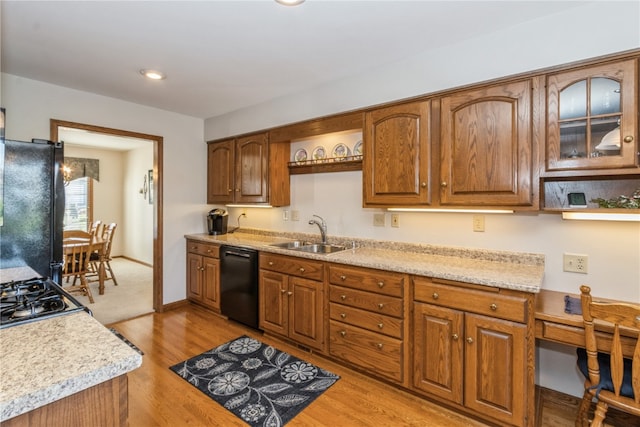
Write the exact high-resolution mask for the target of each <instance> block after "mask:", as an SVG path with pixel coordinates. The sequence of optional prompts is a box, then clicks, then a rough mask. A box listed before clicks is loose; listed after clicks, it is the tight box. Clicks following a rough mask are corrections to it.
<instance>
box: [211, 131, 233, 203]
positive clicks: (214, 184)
mask: <svg viewBox="0 0 640 427" xmlns="http://www.w3.org/2000/svg"><path fill="white" fill-rule="evenodd" d="M234 171H235V141H234V140H232V139H231V140H228V141H223V142H216V143H212V144H209V145H208V147H207V203H231V202H233V197H234V193H235V191H234V189H235V187H234V182H233V180H234Z"/></svg>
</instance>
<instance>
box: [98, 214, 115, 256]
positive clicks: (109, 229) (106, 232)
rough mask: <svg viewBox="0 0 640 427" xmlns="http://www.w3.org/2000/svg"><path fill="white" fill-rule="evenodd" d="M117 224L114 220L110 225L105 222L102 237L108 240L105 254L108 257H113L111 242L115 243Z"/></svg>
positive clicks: (105, 245)
mask: <svg viewBox="0 0 640 427" xmlns="http://www.w3.org/2000/svg"><path fill="white" fill-rule="evenodd" d="M117 226H118V224H116V223H115V222H112V223H111V224H109V225H106V224H105V226H104V229H103V231H102V238H103V239H104V240H105V241H106V243H105V244H104V256H105V257H106V258H107V259H109V258H111V244H112V243H113V237H114V236H115V234H116V227H117Z"/></svg>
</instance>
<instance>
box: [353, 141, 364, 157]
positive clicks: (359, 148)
mask: <svg viewBox="0 0 640 427" xmlns="http://www.w3.org/2000/svg"><path fill="white" fill-rule="evenodd" d="M353 155H354V156H362V140H360V141H358V142H356V145H355V146H354V147H353Z"/></svg>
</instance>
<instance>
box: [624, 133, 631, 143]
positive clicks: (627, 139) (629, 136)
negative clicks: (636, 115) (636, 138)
mask: <svg viewBox="0 0 640 427" xmlns="http://www.w3.org/2000/svg"><path fill="white" fill-rule="evenodd" d="M623 141H624V142H633V136H631V135H627V136H625V137H624V139H623Z"/></svg>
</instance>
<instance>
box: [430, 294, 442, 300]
mask: <svg viewBox="0 0 640 427" xmlns="http://www.w3.org/2000/svg"><path fill="white" fill-rule="evenodd" d="M431 296H432V297H433V299H438V298H440V295H438V293H437V292H434V293H433V295H431Z"/></svg>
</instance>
